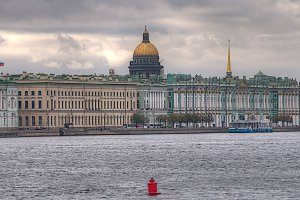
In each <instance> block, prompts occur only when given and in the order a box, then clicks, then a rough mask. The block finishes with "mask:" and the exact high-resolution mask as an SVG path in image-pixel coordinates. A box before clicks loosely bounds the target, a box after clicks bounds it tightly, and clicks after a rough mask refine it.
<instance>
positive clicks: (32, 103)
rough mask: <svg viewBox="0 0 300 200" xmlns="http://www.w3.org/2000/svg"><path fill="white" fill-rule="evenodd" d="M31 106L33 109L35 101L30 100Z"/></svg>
mask: <svg viewBox="0 0 300 200" xmlns="http://www.w3.org/2000/svg"><path fill="white" fill-rule="evenodd" d="M31 108H32V109H35V102H34V101H31Z"/></svg>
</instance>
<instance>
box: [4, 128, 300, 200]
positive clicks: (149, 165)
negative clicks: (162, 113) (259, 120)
mask: <svg viewBox="0 0 300 200" xmlns="http://www.w3.org/2000/svg"><path fill="white" fill-rule="evenodd" d="M0 161H1V162H0V177H1V181H0V199H59V200H61V199H299V196H300V191H299V185H300V182H299V180H300V168H299V166H300V133H271V134H259V133H256V134H198V135H195V134H192V135H144V136H143V135H137V136H88V137H40V138H0ZM151 177H154V178H155V179H156V181H157V182H158V188H159V192H161V193H162V194H161V195H160V196H157V197H154V198H153V197H149V196H147V195H146V194H147V182H148V180H149V179H150V178H151Z"/></svg>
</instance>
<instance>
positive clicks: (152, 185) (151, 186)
mask: <svg viewBox="0 0 300 200" xmlns="http://www.w3.org/2000/svg"><path fill="white" fill-rule="evenodd" d="M148 192H149V195H158V194H160V193H159V192H157V183H156V182H155V180H154V179H153V178H151V179H150V181H149V183H148Z"/></svg>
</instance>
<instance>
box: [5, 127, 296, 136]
mask: <svg viewBox="0 0 300 200" xmlns="http://www.w3.org/2000/svg"><path fill="white" fill-rule="evenodd" d="M227 131H228V128H222V127H208V128H206V127H202V128H145V129H143V128H137V129H136V128H132V129H127V128H115V129H109V130H102V129H90V130H86V129H85V130H83V129H76V128H74V129H67V130H63V133H62V132H61V133H60V132H59V130H58V129H48V130H13V129H11V130H0V137H49V136H60V135H63V136H79V135H150V134H205V133H227ZM273 132H300V127H299V126H295V127H291V126H290V127H274V128H273Z"/></svg>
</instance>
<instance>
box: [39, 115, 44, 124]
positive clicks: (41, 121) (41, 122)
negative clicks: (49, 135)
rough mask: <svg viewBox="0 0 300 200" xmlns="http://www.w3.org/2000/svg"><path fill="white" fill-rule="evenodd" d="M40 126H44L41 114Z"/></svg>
mask: <svg viewBox="0 0 300 200" xmlns="http://www.w3.org/2000/svg"><path fill="white" fill-rule="evenodd" d="M39 126H43V117H42V116H39Z"/></svg>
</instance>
